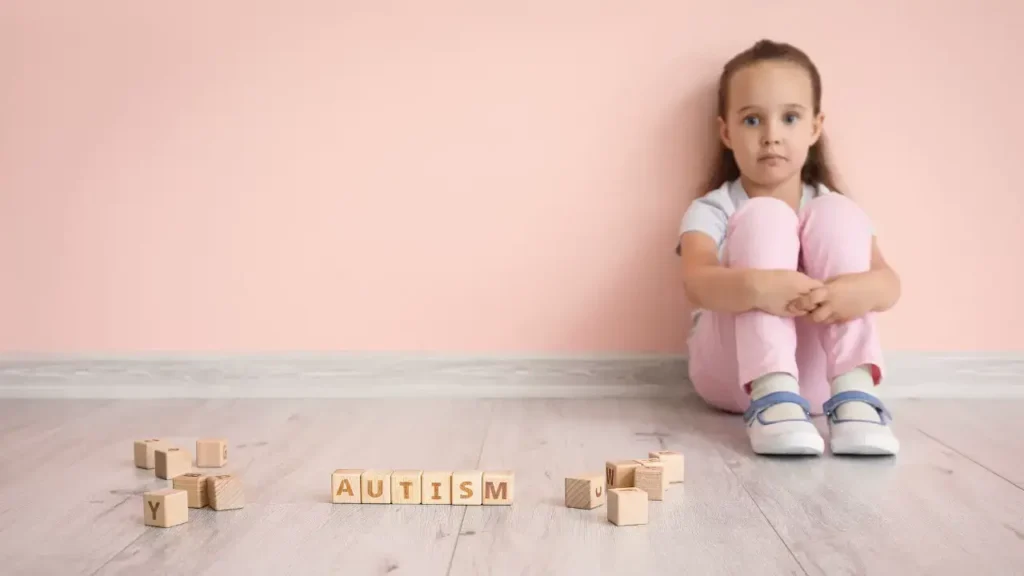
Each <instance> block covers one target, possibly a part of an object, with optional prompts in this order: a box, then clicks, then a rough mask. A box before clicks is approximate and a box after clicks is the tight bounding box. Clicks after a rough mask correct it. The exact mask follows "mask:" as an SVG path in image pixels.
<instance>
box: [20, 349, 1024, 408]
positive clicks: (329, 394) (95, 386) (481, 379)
mask: <svg viewBox="0 0 1024 576" xmlns="http://www.w3.org/2000/svg"><path fill="white" fill-rule="evenodd" d="M887 364H888V378H887V380H886V383H885V385H884V386H882V387H881V388H880V389H879V392H880V395H882V396H885V397H887V398H1024V353H1021V352H1008V353H973V352H972V353H917V352H893V353H890V354H889V355H888V359H887ZM686 374H687V369H686V358H685V357H683V356H675V355H624V356H614V355H577V356H527V355H523V356H510V355H505V356H493V357H469V356H444V355H419V354H377V353H365V354H363V353H324V354H252V355H217V356H210V355H200V354H177V355H151V354H133V355H122V356H109V355H108V356H99V355H88V356H49V357H42V356H34V355H27V354H22V355H19V354H5V355H0V398H140V399H150V398H414V397H448V398H609V397H628V398H678V397H683V396H687V395H690V394H693V389H692V386H691V385H690V383H689V381H688V380H687V377H686Z"/></svg>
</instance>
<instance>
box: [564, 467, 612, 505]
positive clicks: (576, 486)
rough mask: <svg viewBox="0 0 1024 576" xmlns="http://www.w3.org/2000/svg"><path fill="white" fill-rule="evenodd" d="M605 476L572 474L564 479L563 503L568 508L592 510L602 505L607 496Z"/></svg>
mask: <svg viewBox="0 0 1024 576" xmlns="http://www.w3.org/2000/svg"><path fill="white" fill-rule="evenodd" d="M604 483H605V478H604V477H603V476H601V475H600V474H594V475H592V476H573V477H569V478H566V479H565V505H566V507H568V508H580V509H583V510H593V509H594V508H597V507H598V506H604V503H605V502H606V501H607V499H608V496H607V494H606V493H605V486H604Z"/></svg>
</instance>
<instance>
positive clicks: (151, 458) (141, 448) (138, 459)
mask: <svg viewBox="0 0 1024 576" xmlns="http://www.w3.org/2000/svg"><path fill="white" fill-rule="evenodd" d="M164 447H166V443H165V442H164V441H163V440H161V439H159V438H150V439H148V440H136V441H135V466H136V467H138V468H142V469H143V470H152V469H153V468H156V450H157V448H164Z"/></svg>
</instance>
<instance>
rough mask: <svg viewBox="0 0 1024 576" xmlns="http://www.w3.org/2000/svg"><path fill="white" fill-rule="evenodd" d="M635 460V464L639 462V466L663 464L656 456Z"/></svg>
mask: <svg viewBox="0 0 1024 576" xmlns="http://www.w3.org/2000/svg"><path fill="white" fill-rule="evenodd" d="M635 462H636V463H637V464H640V465H641V466H654V465H657V466H661V465H663V464H664V463H663V462H662V461H661V460H658V459H657V458H637V459H636V460H635Z"/></svg>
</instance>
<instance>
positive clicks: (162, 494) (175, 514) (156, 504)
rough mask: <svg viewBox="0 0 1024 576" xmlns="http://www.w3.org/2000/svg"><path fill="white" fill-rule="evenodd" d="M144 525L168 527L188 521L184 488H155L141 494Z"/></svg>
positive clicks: (186, 495)
mask: <svg viewBox="0 0 1024 576" xmlns="http://www.w3.org/2000/svg"><path fill="white" fill-rule="evenodd" d="M142 514H143V519H144V521H145V524H146V526H158V527H160V528H170V527H171V526H177V525H178V524H184V523H185V522H188V494H186V493H185V491H184V490H174V489H173V488H168V489H166V490H156V491H154V492H146V493H144V494H143V495H142Z"/></svg>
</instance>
